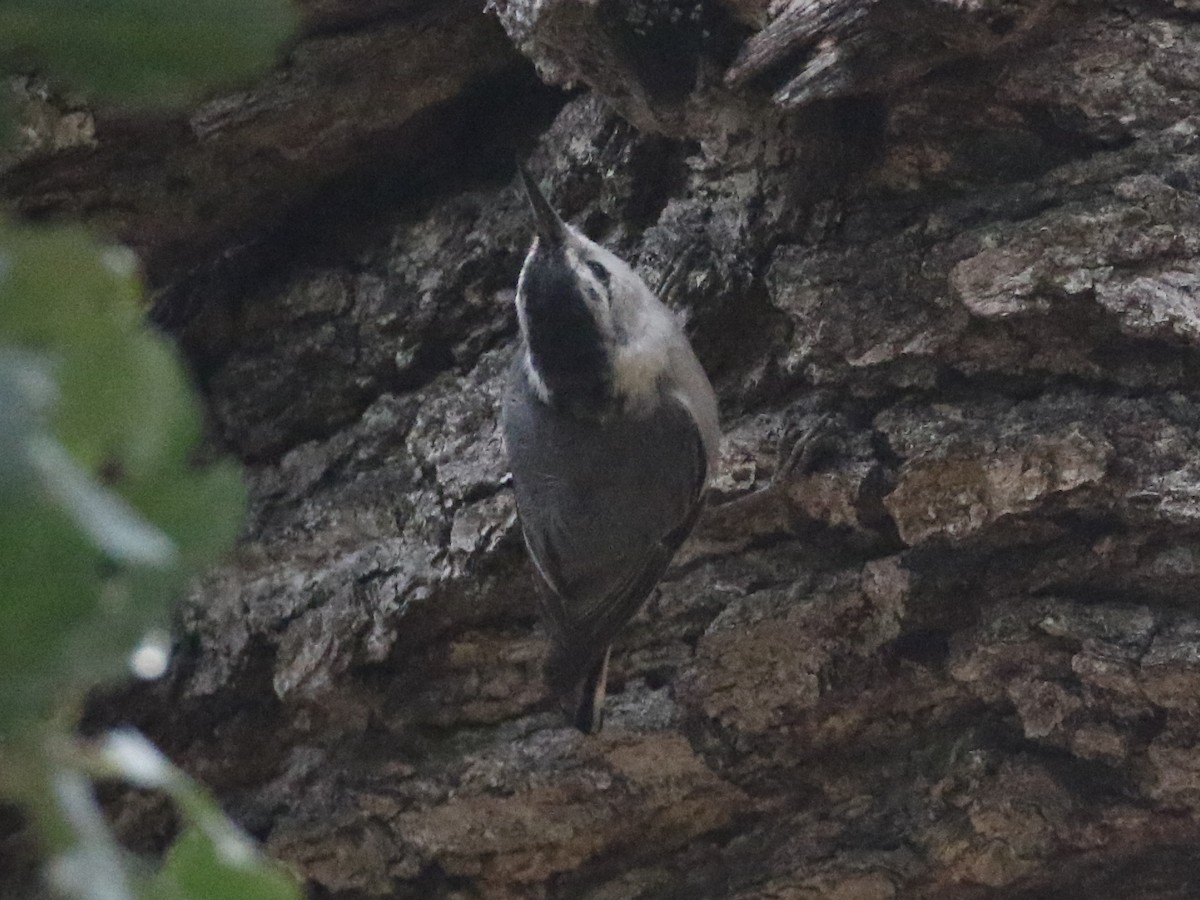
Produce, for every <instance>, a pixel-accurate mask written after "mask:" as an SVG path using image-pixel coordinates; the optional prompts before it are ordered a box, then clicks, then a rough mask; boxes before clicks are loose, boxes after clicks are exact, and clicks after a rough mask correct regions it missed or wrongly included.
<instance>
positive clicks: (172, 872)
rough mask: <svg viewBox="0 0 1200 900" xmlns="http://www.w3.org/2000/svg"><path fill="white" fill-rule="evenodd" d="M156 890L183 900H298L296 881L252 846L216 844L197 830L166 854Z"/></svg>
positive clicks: (190, 831) (193, 830)
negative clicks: (218, 899) (159, 888)
mask: <svg viewBox="0 0 1200 900" xmlns="http://www.w3.org/2000/svg"><path fill="white" fill-rule="evenodd" d="M159 887H161V888H162V889H164V892H165V893H169V894H171V895H172V896H178V897H181V898H186V900H216V898H220V900H299V897H300V894H299V891H298V889H297V888H298V886H297V884H296V881H295V880H294V879H293V878H292V877H291V876H290V875H288V874H287V873H286V872H285V871H284V870H283V869H282V868H280V867H279V866H278V865H277V864H274V863H272V862H270V861H269V860H267V859H266V858H264V857H263V856H261V855H260V854H259V853H258V852H257V851H256V850H255V849H254V848H253V845H252V844H250V843H248V842H244V843H228V844H227V845H219V844H217V843H215V842H214V841H213V840H211V839H210V838H209V836H208V835H206V834H205V833H204V832H202V831H200V830H199V829H197V828H190V829H188V830H187V831H185V832H184V833H183V834H182V835H180V837H179V839H178V840H176V841H175V843H174V845H172V847H171V849H170V850H168V851H167V858H166V862H165V863H164V865H163V868H162V871H161V872H160V874H159Z"/></svg>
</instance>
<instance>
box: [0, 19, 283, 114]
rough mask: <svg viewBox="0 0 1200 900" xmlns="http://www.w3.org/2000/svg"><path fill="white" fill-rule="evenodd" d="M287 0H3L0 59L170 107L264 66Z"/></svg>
mask: <svg viewBox="0 0 1200 900" xmlns="http://www.w3.org/2000/svg"><path fill="white" fill-rule="evenodd" d="M295 26H296V13H295V8H294V7H293V6H292V4H291V3H289V2H287V0H254V2H249V0H191V2H189V3H164V2H162V0H3V2H0V60H5V61H6V62H5V66H6V67H8V66H15V67H28V66H30V65H38V64H41V65H45V66H46V67H48V68H49V70H50V71H51V73H52V74H53V75H54V76H56V77H58V78H62V79H65V80H66V81H67V82H69V83H70V84H72V85H74V86H78V87H81V88H90V89H92V90H94V91H96V92H97V93H98V94H100V95H101V96H104V97H106V98H109V99H113V100H120V101H125V102H132V103H156V104H162V103H179V102H183V101H186V100H189V99H194V98H195V97H196V96H197V95H198V94H200V93H201V92H203V91H204V90H206V89H207V88H209V87H210V86H212V85H213V84H214V83H217V82H229V81H233V80H237V79H243V78H246V77H247V76H249V75H252V74H254V73H255V72H257V71H259V70H260V69H262V68H264V67H266V66H268V65H270V64H271V62H272V61H273V59H274V57H275V53H276V49H277V48H278V47H279V45H280V43H281V42H282V41H283V40H284V39H285V38H286V37H287V36H288V35H289V34H290V33H291V32H292V31H293V30H294V29H295Z"/></svg>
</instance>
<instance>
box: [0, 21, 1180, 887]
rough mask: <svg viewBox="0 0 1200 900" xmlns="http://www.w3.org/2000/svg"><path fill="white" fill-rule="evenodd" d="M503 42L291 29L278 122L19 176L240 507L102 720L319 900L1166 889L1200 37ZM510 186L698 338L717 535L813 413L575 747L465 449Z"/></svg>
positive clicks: (492, 346)
mask: <svg viewBox="0 0 1200 900" xmlns="http://www.w3.org/2000/svg"><path fill="white" fill-rule="evenodd" d="M490 6H491V7H492V8H491V9H490V10H489V11H487V12H485V11H483V10H480V9H479V8H478V6H477V5H476V4H474V3H416V2H408V3H406V2H384V0H376V2H361V0H360V2H354V0H323V2H320V3H315V2H314V3H312V4H310V23H311V25H310V29H309V32H308V33H307V34H306V35H305V36H304V37H303V38H302V39H300V40H299V41H298V42H297V44H296V45H295V47H294V48H293V49H292V50H291V52H290V55H289V58H288V64H287V65H286V66H284V67H281V68H280V69H279V70H277V71H276V72H275V73H273V74H272V75H270V76H268V77H267V78H265V79H264V80H263V81H262V82H261V83H260V84H257V85H254V86H250V87H248V88H247V89H246V90H245V91H243V92H240V93H237V94H231V95H227V96H224V97H221V98H219V99H215V100H213V101H211V102H210V103H208V104H206V105H204V106H203V107H201V108H199V109H198V110H194V111H192V112H191V113H190V114H189V115H188V116H186V117H180V118H177V119H167V120H164V119H157V120H154V121H150V120H147V119H145V118H141V117H137V116H118V115H116V114H113V113H104V112H103V111H96V112H95V118H94V125H93V124H89V126H88V128H84V129H81V130H80V131H79V133H80V134H83V135H84V137H83V138H80V140H81V142H82V144H81V145H80V146H76V147H74V148H67V149H59V150H48V149H42V150H40V151H37V152H35V153H32V154H31V155H29V156H27V157H26V158H24V159H23V160H21V161H19V162H17V163H15V164H13V165H12V166H11V167H10V169H9V171H8V173H7V177H6V179H5V185H6V191H7V193H8V195H9V196H10V198H12V199H14V200H15V201H16V202H17V203H18V205H19V206H20V207H21V208H22V209H24V210H26V211H28V212H38V213H43V214H50V213H54V212H58V211H63V210H66V211H85V212H86V213H87V214H88V215H89V216H91V217H93V218H94V219H95V220H97V221H99V222H101V223H103V224H106V225H109V226H111V227H114V228H116V229H117V230H118V231H119V232H120V233H121V234H122V235H123V236H124V237H125V238H126V239H127V240H130V241H132V242H133V243H134V244H135V245H137V246H138V248H139V249H140V250H141V251H142V252H143V254H144V256H145V258H146V260H147V266H148V271H149V272H150V274H151V277H152V279H153V282H154V284H155V286H156V288H157V289H158V301H157V306H156V310H155V312H156V317H157V319H158V320H159V321H160V322H162V323H165V324H166V326H167V327H168V328H169V329H170V330H171V331H172V332H173V333H174V334H176V335H177V336H178V338H179V340H180V342H181V345H182V346H183V347H184V348H185V351H186V352H187V354H188V355H189V358H190V359H191V360H192V362H193V364H194V366H195V370H196V372H197V377H198V379H199V380H200V382H201V384H202V385H203V388H204V390H205V393H206V395H207V397H208V400H209V403H210V407H211V410H212V420H213V428H214V433H215V434H216V435H218V436H219V438H220V440H221V442H222V443H223V444H224V446H226V447H227V448H228V449H229V450H230V451H232V452H233V453H235V454H237V455H238V456H240V457H241V458H243V459H244V460H245V461H246V462H247V463H248V466H249V468H248V473H249V480H250V485H251V491H252V496H253V502H252V510H251V518H250V522H249V525H248V527H247V529H246V534H245V537H244V540H243V541H242V545H241V547H240V550H239V552H238V554H237V556H236V558H235V559H233V560H231V561H230V562H229V563H228V565H225V566H223V567H222V568H220V569H218V570H217V571H214V572H212V573H211V575H209V576H208V577H207V578H206V579H205V580H204V581H203V583H202V584H200V585H199V586H198V587H197V588H196V590H195V592H194V594H193V595H192V596H191V597H190V598H188V600H187V602H186V604H185V605H184V608H183V611H182V613H181V617H180V618H181V635H182V641H181V652H180V654H179V656H178V658H177V660H176V663H175V665H174V667H173V669H172V671H171V674H170V676H169V677H168V679H166V680H165V682H164V683H162V684H159V685H156V686H152V687H139V688H134V689H130V690H128V691H126V692H123V693H121V694H118V695H115V696H109V697H107V698H104V699H101V700H98V701H97V704H96V708H95V710H94V711H93V714H92V717H93V720H94V722H95V723H96V724H99V723H105V722H113V721H133V722H135V723H137V724H138V725H140V726H141V727H143V728H145V729H146V730H147V731H148V732H149V733H150V735H151V736H152V737H154V738H155V739H157V740H158V741H160V742H161V743H162V744H163V745H164V746H165V747H166V748H167V749H168V751H169V752H170V753H171V755H172V756H173V758H175V759H176V760H178V761H180V762H181V763H182V764H184V765H185V766H186V767H187V768H188V769H189V770H191V771H192V772H194V773H195V774H197V775H198V776H199V777H201V778H203V779H204V780H205V781H207V782H208V783H209V784H211V785H213V786H214V788H215V790H216V791H217V793H218V795H219V796H220V797H221V798H222V800H223V801H224V802H225V804H226V806H227V808H228V809H229V810H230V811H231V812H232V814H233V815H235V817H237V818H238V819H239V820H241V821H242V822H244V823H245V824H246V825H247V826H248V827H249V828H250V829H251V830H252V831H253V832H255V833H256V834H258V835H259V836H261V837H262V838H263V839H264V840H265V841H266V843H267V845H268V847H269V848H270V849H271V851H272V852H274V853H275V854H277V855H278V856H279V857H280V858H281V859H283V860H286V861H287V862H289V863H290V864H292V865H294V866H295V867H296V869H297V870H298V871H300V872H301V873H303V875H304V876H305V877H307V878H308V879H309V880H310V883H311V885H312V891H313V894H314V896H318V897H329V898H339V900H343V898H344V900H351V898H354V900H360V898H362V900H365V898H383V897H420V898H433V897H455V898H466V897H486V898H493V897H494V898H517V897H531V898H566V897H572V898H575V897H578V898H589V900H618V898H673V897H674V898H712V900H716V898H736V900H801V898H804V900H807V898H814V900H815V898H836V900H855V898H862V900H891V898H900V897H913V898H938V900H941V898H964V900H975V898H979V900H984V898H1000V897H1004V898H1030V900H1032V898H1042V897H1076V896H1079V897H1084V896H1086V897H1095V898H1105V897H1111V898H1123V900H1127V898H1186V897H1195V896H1198V895H1200V866H1198V863H1200V851H1198V850H1197V849H1196V848H1197V842H1198V841H1200V616H1198V613H1197V604H1196V599H1197V579H1198V577H1200V458H1198V452H1200V408H1198V407H1197V398H1198V396H1200V303H1198V301H1197V288H1198V286H1200V193H1198V192H1200V22H1198V21H1197V20H1196V18H1195V16H1194V12H1193V11H1192V10H1191V8H1190V6H1189V4H1187V3H1183V2H1179V3H1176V4H1174V5H1172V4H1169V3H1153V2H1145V3H1134V4H1117V3H1093V4H1087V3H1079V4H1067V3H1056V2H1053V0H980V2H978V3H974V4H963V3H957V2H950V0H876V2H869V0H792V2H778V0H776V2H773V3H768V2H766V0H723V2H718V0H705V2H700V0H693V2H684V0H656V2H651V0H631V2H625V3H617V2H611V0H492V2H491V4H490ZM505 31H506V32H507V36H506V34H505ZM514 47H516V48H519V49H520V50H521V51H522V52H523V53H524V54H526V55H527V56H528V57H529V58H530V59H532V60H533V62H534V63H535V64H536V65H537V69H538V71H539V73H540V74H541V75H542V77H543V78H545V79H547V80H549V81H550V82H553V83H557V84H559V85H561V86H567V87H577V88H579V90H575V91H574V92H572V93H569V94H567V93H559V92H557V91H555V90H552V89H549V88H546V87H542V86H540V85H539V83H538V81H537V79H536V78H535V76H534V74H533V69H532V68H531V67H530V66H529V63H528V62H527V61H525V60H523V59H522V58H521V57H520V56H519V55H518V54H517V52H516V50H515V49H514ZM51 106H52V104H51ZM39 109H40V110H41V112H40V113H39V115H41V116H42V126H43V133H45V134H48V135H50V137H48V138H47V139H46V142H47V144H53V143H54V137H53V135H54V134H55V133H56V132H54V127H55V122H58V123H59V124H60V125H61V123H62V122H63V121H66V122H68V124H70V123H72V122H74V123H76V124H77V123H78V116H80V115H91V113H80V111H77V110H76V111H71V110H62V111H60V112H62V113H64V114H65V115H68V116H70V115H74V116H75V117H76V118H75V119H61V118H60V119H55V117H54V115H51V114H50V113H48V112H46V109H43V108H41V107H39ZM67 130H68V131H71V129H70V128H68V129H67ZM60 131H61V129H60ZM71 133H75V132H73V131H71ZM68 142H69V141H68ZM59 143H62V141H59ZM530 148H533V149H532V162H531V166H532V168H533V169H534V170H535V171H537V172H539V173H542V174H543V177H544V179H545V182H546V184H547V186H548V189H549V193H550V195H551V197H552V199H553V200H554V201H555V202H556V203H557V205H559V206H560V208H561V209H562V210H563V212H564V214H565V215H566V217H567V218H569V219H570V220H572V221H573V222H575V223H577V224H580V225H581V226H582V227H584V229H585V230H586V231H588V232H589V233H590V234H591V235H592V236H594V237H596V238H597V239H599V240H601V241H602V242H604V243H605V244H606V245H608V246H610V247H612V248H614V249H616V250H617V251H618V252H620V253H623V254H625V255H626V256H627V257H628V258H630V259H632V260H634V261H636V263H637V265H638V268H639V269H640V271H642V273H643V274H645V275H646V276H647V278H648V280H649V282H650V283H651V284H652V285H659V286H660V290H661V293H662V295H663V296H664V298H665V299H666V300H667V301H668V302H669V303H671V305H673V306H674V307H676V308H677V309H679V310H680V311H681V313H682V314H683V315H684V316H685V317H686V318H687V321H688V323H689V326H688V327H689V331H690V333H691V334H692V336H693V339H694V343H695V345H696V347H697V351H698V353H699V355H700V356H701V359H702V360H703V362H704V363H705V364H706V366H707V367H708V369H709V372H710V374H711V375H712V377H713V380H714V382H715V384H716V385H717V387H718V392H719V394H720V398H721V403H722V410H723V419H724V425H725V430H726V438H725V445H724V450H723V469H722V471H721V472H720V474H719V476H718V478H717V480H716V488H717V490H716V497H715V498H714V502H715V503H721V502H722V501H726V500H730V499H733V498H736V497H738V496H740V495H744V494H747V493H748V492H750V491H752V490H754V489H755V488H757V487H761V486H762V485H764V484H765V483H766V482H767V481H768V480H769V478H770V476H771V474H772V472H773V471H774V468H775V465H776V459H777V452H778V446H779V445H780V443H781V442H783V443H785V444H786V439H788V438H790V437H791V436H794V435H795V434H797V433H799V432H800V431H801V430H803V429H804V428H805V427H807V426H809V425H811V424H812V423H813V422H814V421H816V419H817V417H818V416H819V415H820V414H821V413H829V414H831V415H832V424H831V425H830V426H829V430H828V434H827V440H826V441H825V446H824V452H823V453H822V454H821V456H820V457H819V459H818V465H817V466H816V467H815V468H814V469H813V470H812V471H810V472H807V473H803V474H801V475H800V476H799V477H797V478H796V479H795V480H794V481H793V482H791V483H790V485H789V487H788V490H787V492H786V496H779V495H777V496H774V497H770V498H764V499H763V502H759V503H755V502H753V501H751V502H748V503H743V504H740V505H737V506H735V507H732V508H727V509H724V510H722V509H713V510H711V511H710V512H709V514H707V515H706V518H705V520H704V521H703V522H702V525H701V528H700V529H699V532H698V534H697V535H696V536H695V538H694V539H693V540H692V541H691V542H690V543H689V544H688V545H687V546H686V547H685V549H684V551H683V552H682V554H681V556H680V558H679V560H678V564H677V565H676V566H675V567H674V568H673V570H672V571H671V573H670V575H669V576H668V578H667V580H666V581H665V582H664V583H663V585H662V586H661V589H660V591H659V592H658V593H657V594H656V595H655V596H654V597H653V598H652V599H651V601H650V602H649V603H648V604H647V606H646V608H645V610H644V611H643V612H642V613H640V614H639V615H638V616H637V618H636V619H635V620H634V622H633V623H632V624H631V626H630V627H629V628H628V630H627V631H626V633H625V634H624V636H623V637H622V639H621V640H620V641H619V642H618V645H617V648H616V653H615V654H614V659H613V674H612V676H611V682H612V688H611V697H610V700H609V715H608V723H607V726H606V728H605V731H604V732H603V734H601V735H599V736H597V737H584V736H582V735H579V734H577V733H575V732H573V731H571V730H570V729H568V728H567V727H565V725H564V724H563V723H562V721H561V720H560V718H559V716H558V714H557V712H556V711H553V710H552V709H551V708H550V707H549V705H548V704H547V702H546V698H545V696H544V691H543V689H542V686H541V684H540V681H539V664H540V660H541V657H542V654H543V646H542V643H541V639H540V637H539V634H538V629H537V626H536V618H535V613H534V604H533V602H532V597H531V595H530V591H531V580H530V572H529V571H528V567H527V563H526V561H525V559H524V555H523V551H522V549H521V547H520V541H519V535H518V531H517V527H516V524H515V517H514V509H513V502H512V497H511V493H510V491H509V490H508V488H507V487H506V484H505V466H504V459H503V454H502V449H501V445H500V441H499V437H498V433H497V430H496V412H497V400H498V392H499V385H500V378H501V374H502V371H503V367H504V364H505V362H506V361H507V358H508V355H509V353H510V352H511V346H512V337H513V334H514V330H515V324H514V316H513V311H512V302H511V301H512V293H513V290H512V289H513V285H514V282H515V278H516V273H517V271H518V268H519V266H520V261H521V258H522V255H523V251H524V249H525V247H526V245H527V242H528V240H529V233H530V228H529V221H528V216H527V214H526V213H525V211H524V208H523V201H522V199H521V197H520V195H519V192H518V189H517V186H516V180H515V178H514V177H513V168H512V163H511V160H512V154H513V152H514V151H520V152H522V153H525V152H527V151H529V150H530ZM115 809H116V814H117V816H118V821H119V822H121V823H122V827H123V828H124V830H125V831H126V833H127V836H128V837H129V839H130V841H131V842H133V843H134V844H135V845H136V846H139V847H146V848H153V847H154V846H157V845H158V843H159V842H160V841H161V840H163V839H164V836H165V835H167V834H169V831H170V827H171V824H170V821H169V817H168V816H165V815H164V814H163V813H162V811H161V805H160V804H159V803H158V801H157V800H155V799H154V798H147V797H141V796H137V797H125V798H123V799H121V800H120V801H119V802H116V803H115Z"/></svg>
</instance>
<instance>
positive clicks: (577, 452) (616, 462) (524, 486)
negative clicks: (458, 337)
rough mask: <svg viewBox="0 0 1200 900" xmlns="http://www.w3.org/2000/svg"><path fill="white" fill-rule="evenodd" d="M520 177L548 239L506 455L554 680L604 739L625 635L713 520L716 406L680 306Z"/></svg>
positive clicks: (529, 277) (524, 305)
mask: <svg viewBox="0 0 1200 900" xmlns="http://www.w3.org/2000/svg"><path fill="white" fill-rule="evenodd" d="M521 177H522V180H523V181H524V182H525V190H526V192H527V193H528V195H529V202H530V205H531V206H532V207H533V216H534V221H535V224H536V228H537V235H536V237H535V238H534V241H533V245H532V246H531V247H530V249H529V255H528V256H526V257H525V265H524V267H523V268H522V269H521V276H520V279H519V280H518V282H517V318H518V321H519V323H520V330H521V345H520V347H519V349H518V352H517V355H516V358H515V359H514V360H513V364H512V368H511V370H510V372H509V382H508V388H507V391H506V392H505V396H504V405H503V412H502V419H503V431H504V443H505V447H506V448H507V451H508V458H509V464H510V467H511V470H512V475H513V486H514V489H515V491H516V498H517V510H518V514H519V516H520V520H521V529H522V532H523V533H524V535H525V546H526V547H527V548H528V550H529V555H530V557H532V559H533V563H534V566H535V568H536V569H537V573H538V576H539V581H540V582H541V585H540V587H541V590H540V591H539V595H540V598H541V612H542V618H543V621H544V622H545V625H546V630H547V632H548V634H549V637H550V641H551V648H550V654H549V657H548V659H547V662H546V669H545V674H546V681H547V684H548V685H549V687H550V688H551V690H552V691H553V692H554V693H555V694H556V695H558V697H559V698H560V699H561V701H562V704H563V707H564V710H565V711H566V712H567V715H568V716H569V717H570V718H571V719H572V721H573V722H574V724H575V726H576V727H577V728H579V729H580V730H581V731H584V732H588V733H591V732H595V731H598V730H599V729H600V726H601V722H602V714H603V704H604V693H605V686H606V683H607V678H608V658H609V653H610V651H611V645H612V641H613V638H614V637H615V636H616V635H617V633H618V632H619V631H620V630H621V628H622V627H624V625H625V623H626V622H628V621H629V619H630V618H631V617H632V616H633V614H634V613H635V612H637V610H638V608H639V607H640V606H641V605H642V602H643V601H644V600H645V599H646V597H647V595H648V594H649V593H650V592H651V591H652V590H653V589H654V586H655V585H656V584H658V581H659V579H660V578H661V577H662V575H663V572H664V571H665V570H666V568H667V565H668V564H669V563H670V561H671V557H672V556H674V555H675V551H676V550H677V549H678V548H679V545H680V544H682V543H683V540H684V539H685V538H686V537H687V535H688V533H689V532H690V531H691V530H692V526H693V525H694V524H695V522H696V519H697V517H698V516H699V514H700V509H701V506H702V504H703V501H704V492H705V484H706V481H707V478H708V475H709V473H710V472H711V471H712V470H713V468H714V466H715V465H716V458H717V447H718V443H719V441H720V428H719V425H718V423H717V402H716V398H715V397H714V396H713V390H712V386H711V385H710V384H709V382H708V378H707V376H706V375H705V374H704V370H703V369H702V368H701V367H700V363H699V361H697V359H696V355H695V353H693V352H692V348H691V345H690V344H689V343H688V340H687V338H686V337H685V336H684V333H683V330H682V329H681V328H680V327H679V324H678V323H677V322H676V320H675V317H674V316H673V315H672V314H671V312H670V310H668V309H667V307H666V306H664V305H663V304H662V303H661V302H659V300H658V298H657V297H655V296H654V294H653V293H652V292H651V291H650V289H649V288H648V287H646V285H645V283H644V282H643V281H642V279H640V278H639V277H638V276H637V275H636V274H634V272H633V270H632V269H631V268H630V267H629V266H628V265H626V264H625V263H624V262H623V261H622V260H621V259H619V258H618V257H616V256H614V255H613V254H612V253H609V252H608V251H607V250H605V249H604V248H603V247H601V246H599V245H598V244H596V243H594V242H592V241H590V240H588V239H587V238H586V237H584V236H583V235H582V234H581V233H580V232H579V231H577V230H576V229H575V228H572V227H571V226H570V225H567V224H566V223H565V222H563V220H562V219H561V218H559V216H558V214H557V213H556V212H555V211H554V209H553V207H551V206H550V204H549V202H548V201H547V200H546V198H545V197H544V196H543V195H542V193H541V191H540V190H539V189H538V187H537V185H536V184H534V182H533V179H532V178H531V177H530V175H529V173H528V172H527V171H526V170H525V169H524V168H522V169H521Z"/></svg>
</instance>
